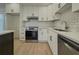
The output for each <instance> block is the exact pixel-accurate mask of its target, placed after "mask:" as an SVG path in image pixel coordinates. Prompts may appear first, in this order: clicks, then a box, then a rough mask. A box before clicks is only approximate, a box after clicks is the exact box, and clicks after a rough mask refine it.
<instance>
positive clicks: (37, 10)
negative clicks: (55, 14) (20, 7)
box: [33, 7, 39, 16]
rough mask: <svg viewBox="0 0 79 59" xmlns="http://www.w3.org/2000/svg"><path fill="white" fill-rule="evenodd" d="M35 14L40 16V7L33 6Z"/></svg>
mask: <svg viewBox="0 0 79 59" xmlns="http://www.w3.org/2000/svg"><path fill="white" fill-rule="evenodd" d="M33 13H34V16H39V7H33Z"/></svg>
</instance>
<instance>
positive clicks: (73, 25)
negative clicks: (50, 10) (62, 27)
mask: <svg viewBox="0 0 79 59" xmlns="http://www.w3.org/2000/svg"><path fill="white" fill-rule="evenodd" d="M61 20H63V21H66V22H67V24H68V27H69V29H68V30H69V31H77V32H79V13H78V12H77V13H74V12H72V8H69V9H68V10H66V11H64V12H63V13H62V15H61Z"/></svg>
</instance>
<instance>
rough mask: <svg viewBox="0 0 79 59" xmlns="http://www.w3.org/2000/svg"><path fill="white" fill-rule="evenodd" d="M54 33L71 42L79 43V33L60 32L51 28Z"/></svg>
mask: <svg viewBox="0 0 79 59" xmlns="http://www.w3.org/2000/svg"><path fill="white" fill-rule="evenodd" d="M50 30H52V31H53V32H56V33H57V34H60V35H62V36H64V37H66V38H69V39H70V40H72V41H74V42H77V43H79V32H65V31H58V30H54V29H53V28H50Z"/></svg>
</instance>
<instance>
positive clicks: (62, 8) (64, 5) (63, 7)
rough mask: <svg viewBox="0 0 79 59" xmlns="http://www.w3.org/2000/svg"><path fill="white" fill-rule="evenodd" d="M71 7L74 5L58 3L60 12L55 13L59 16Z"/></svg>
mask: <svg viewBox="0 0 79 59" xmlns="http://www.w3.org/2000/svg"><path fill="white" fill-rule="evenodd" d="M71 6H72V3H58V10H57V11H56V12H55V13H57V14H59V13H63V12H64V11H65V10H67V9H68V8H70V7H71Z"/></svg>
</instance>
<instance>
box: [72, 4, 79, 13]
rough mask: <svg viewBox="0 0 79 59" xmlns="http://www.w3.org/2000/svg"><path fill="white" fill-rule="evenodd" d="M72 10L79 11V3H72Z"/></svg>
mask: <svg viewBox="0 0 79 59" xmlns="http://www.w3.org/2000/svg"><path fill="white" fill-rule="evenodd" d="M72 12H79V3H72Z"/></svg>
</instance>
